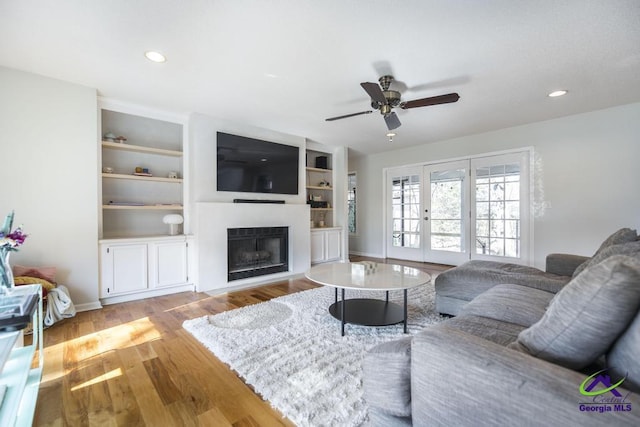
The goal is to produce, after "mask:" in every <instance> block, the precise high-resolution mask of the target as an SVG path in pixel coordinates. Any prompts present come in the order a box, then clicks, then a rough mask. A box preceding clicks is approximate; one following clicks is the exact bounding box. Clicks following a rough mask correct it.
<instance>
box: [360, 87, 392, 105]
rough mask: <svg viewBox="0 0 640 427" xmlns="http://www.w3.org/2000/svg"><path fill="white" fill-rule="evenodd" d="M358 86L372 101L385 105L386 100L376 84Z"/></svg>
mask: <svg viewBox="0 0 640 427" xmlns="http://www.w3.org/2000/svg"><path fill="white" fill-rule="evenodd" d="M360 86H362V89H364V90H365V91H366V92H367V93H368V94H369V96H370V97H371V99H373V100H374V101H376V102H378V103H380V104H381V105H384V104H386V103H387V98H385V97H384V93H382V89H380V86H379V85H378V83H368V82H367V83H360Z"/></svg>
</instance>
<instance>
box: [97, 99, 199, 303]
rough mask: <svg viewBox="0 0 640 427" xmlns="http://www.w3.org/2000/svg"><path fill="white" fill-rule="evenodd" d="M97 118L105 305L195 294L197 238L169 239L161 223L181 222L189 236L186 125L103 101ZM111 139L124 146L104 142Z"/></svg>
mask: <svg viewBox="0 0 640 427" xmlns="http://www.w3.org/2000/svg"><path fill="white" fill-rule="evenodd" d="M99 117H100V135H99V136H98V143H99V144H100V153H101V156H100V161H99V169H100V171H99V173H98V177H99V183H100V202H99V203H100V207H99V208H100V209H99V210H100V218H99V227H100V229H99V236H100V240H99V242H98V243H99V250H100V297H101V300H102V302H103V303H107V304H108V303H115V302H122V301H127V300H132V299H139V298H145V297H149V296H156V295H162V294H167V293H172V292H181V291H184V290H192V289H193V285H192V280H190V276H189V273H190V268H189V267H190V259H191V258H193V257H192V256H190V245H189V243H190V242H191V240H192V237H191V236H188V235H185V234H180V235H177V236H169V235H168V233H169V226H168V225H167V224H164V222H163V217H164V216H165V215H167V214H176V213H177V214H181V215H182V216H183V218H184V224H183V225H182V229H183V231H184V230H188V229H189V212H188V209H186V208H185V206H184V201H185V200H187V199H188V198H187V191H188V188H187V181H188V176H187V175H188V174H187V173H186V163H187V162H186V156H185V152H184V147H185V143H184V141H186V140H187V123H188V120H187V119H186V118H185V117H183V116H181V115H175V114H171V113H166V112H161V111H157V110H152V109H147V108H144V107H139V106H135V105H130V104H124V103H120V102H117V101H113V100H104V99H103V100H101V102H100V108H99ZM109 133H110V134H113V135H114V136H116V137H119V136H123V137H124V138H126V140H125V141H124V142H117V141H111V140H107V139H105V136H106V135H107V134H109ZM107 168H109V169H107ZM136 168H140V169H143V170H144V171H145V174H144V175H142V174H141V173H140V172H137V171H136ZM107 170H110V171H109V172H106V171H107ZM191 247H193V245H191Z"/></svg>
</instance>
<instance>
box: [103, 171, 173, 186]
mask: <svg viewBox="0 0 640 427" xmlns="http://www.w3.org/2000/svg"><path fill="white" fill-rule="evenodd" d="M102 177H103V178H109V179H132V180H136V181H156V182H173V183H176V184H182V178H166V177H163V176H139V175H127V174H121V173H104V172H103V173H102Z"/></svg>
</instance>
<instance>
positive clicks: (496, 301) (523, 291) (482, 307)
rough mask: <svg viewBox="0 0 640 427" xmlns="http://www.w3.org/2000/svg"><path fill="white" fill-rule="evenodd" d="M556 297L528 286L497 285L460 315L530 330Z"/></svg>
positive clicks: (468, 305)
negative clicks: (507, 323)
mask: <svg viewBox="0 0 640 427" xmlns="http://www.w3.org/2000/svg"><path fill="white" fill-rule="evenodd" d="M555 295H556V294H554V293H552V292H547V291H541V290H540V289H534V288H530V287H528V286H521V285H509V284H506V285H497V286H494V287H493V288H491V289H489V290H488V291H486V292H483V293H481V294H480V295H478V296H477V297H476V298H474V299H473V301H471V302H470V303H469V304H467V305H466V306H464V308H463V309H462V311H461V312H460V314H461V315H473V316H482V317H489V318H491V319H496V320H502V321H505V322H509V323H515V324H516V325H520V326H524V327H525V328H528V327H529V326H531V325H533V324H534V323H536V322H537V321H538V320H540V318H542V316H543V315H544V313H545V311H546V310H547V306H548V305H549V302H550V301H551V299H553V297H554V296H555Z"/></svg>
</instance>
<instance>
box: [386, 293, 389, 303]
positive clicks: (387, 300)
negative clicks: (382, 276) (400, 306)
mask: <svg viewBox="0 0 640 427" xmlns="http://www.w3.org/2000/svg"><path fill="white" fill-rule="evenodd" d="M386 302H389V291H387V299H386Z"/></svg>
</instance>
